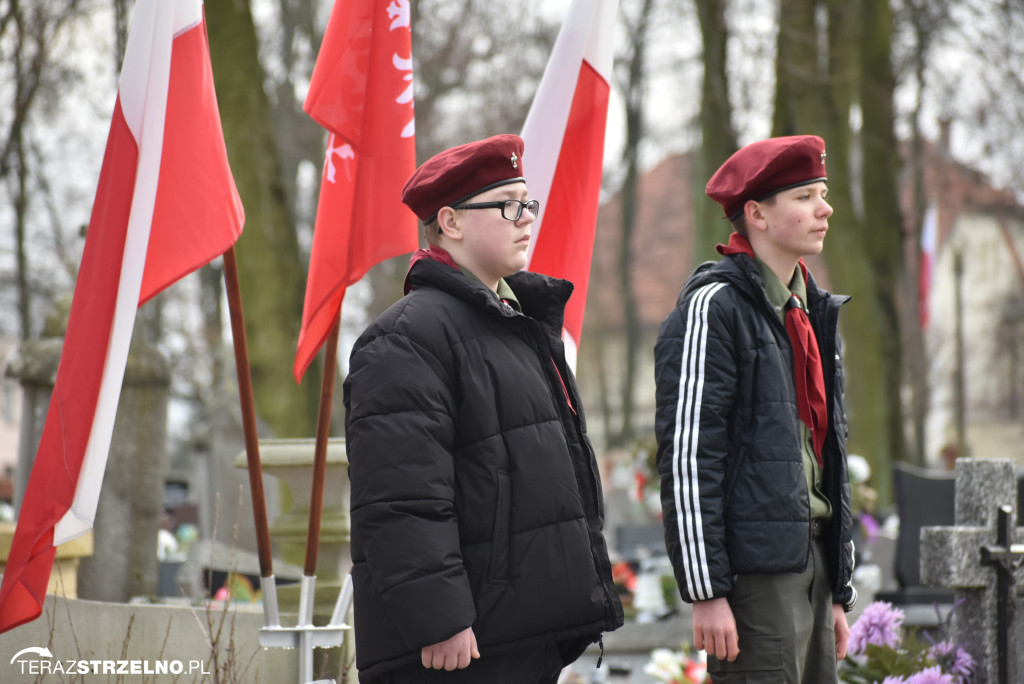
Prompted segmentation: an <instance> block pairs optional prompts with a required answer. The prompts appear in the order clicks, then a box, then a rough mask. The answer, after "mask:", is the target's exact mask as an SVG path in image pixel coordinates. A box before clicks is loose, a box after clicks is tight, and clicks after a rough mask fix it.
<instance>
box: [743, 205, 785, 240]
mask: <svg viewBox="0 0 1024 684" xmlns="http://www.w3.org/2000/svg"><path fill="white" fill-rule="evenodd" d="M776 197H778V194H774V195H769V196H768V197H765V198H764V199H761V200H755V201H756V202H759V203H760V204H767V205H768V206H770V207H773V206H775V198H776ZM746 205H747V203H746V202H744V203H743V206H744V207H746ZM732 228H733V230H735V231H736V232H737V233H739V234H740V235H742V236H743V237H745V238H748V239H749V238H750V227H749V226H748V225H747V212H746V211H741V212H740V213H739V214H737V215H736V218H734V219H732Z"/></svg>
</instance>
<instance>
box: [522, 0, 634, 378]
mask: <svg viewBox="0 0 1024 684" xmlns="http://www.w3.org/2000/svg"><path fill="white" fill-rule="evenodd" d="M617 6H618V0H573V3H572V5H571V6H570V7H569V14H568V15H567V18H566V20H565V24H564V25H563V26H562V29H561V31H559V33H558V39H557V40H556V41H555V47H554V50H553V51H552V53H551V58H550V60H548V65H547V68H546V69H545V70H544V77H543V78H542V79H541V82H540V87H539V88H538V89H537V94H536V95H535V96H534V99H533V105H532V106H531V107H530V112H529V114H527V116H526V123H525V124H524V126H523V134H522V137H523V141H524V142H525V144H526V151H525V152H524V153H523V157H524V159H523V161H524V164H525V165H526V168H527V169H528V173H529V178H528V181H529V186H530V194H531V196H533V197H535V198H536V199H539V200H540V216H538V217H537V220H536V221H535V222H534V223H533V227H532V230H533V237H532V239H531V242H530V252H529V261H528V262H527V266H526V267H527V268H528V269H529V270H531V271H534V272H536V273H544V274H546V275H550V276H554V277H557V278H565V279H566V280H570V281H572V282H573V284H574V285H575V286H576V288H575V290H574V291H573V294H572V297H571V298H570V299H569V303H568V305H567V306H566V309H565V327H564V330H563V335H562V336H563V339H564V340H565V346H566V349H565V352H566V358H567V359H568V361H569V364H570V365H571V366H573V367H575V365H576V352H577V350H578V349H579V343H580V334H581V332H582V330H583V310H584V308H585V306H586V302H587V282H588V280H589V278H590V258H591V255H592V253H593V248H594V227H595V226H596V224H597V204H598V200H599V198H600V193H601V172H602V170H603V166H604V138H605V123H606V120H607V118H608V98H609V95H610V93H611V86H610V84H611V76H612V58H613V49H612V47H613V46H612V42H613V41H612V39H613V36H614V28H615V11H616V8H617Z"/></svg>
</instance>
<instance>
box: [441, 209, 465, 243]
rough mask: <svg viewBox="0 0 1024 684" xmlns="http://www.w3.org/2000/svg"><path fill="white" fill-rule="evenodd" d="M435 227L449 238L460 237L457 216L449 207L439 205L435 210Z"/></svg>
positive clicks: (455, 238) (460, 230) (460, 228)
mask: <svg viewBox="0 0 1024 684" xmlns="http://www.w3.org/2000/svg"><path fill="white" fill-rule="evenodd" d="M437 227H438V228H440V229H441V233H442V234H444V236H445V237H447V238H448V239H449V240H461V239H462V226H460V225H459V221H458V216H457V215H456V213H455V210H454V209H452V208H451V207H441V210H440V211H438V212H437Z"/></svg>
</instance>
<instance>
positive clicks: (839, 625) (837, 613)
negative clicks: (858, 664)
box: [832, 603, 850, 662]
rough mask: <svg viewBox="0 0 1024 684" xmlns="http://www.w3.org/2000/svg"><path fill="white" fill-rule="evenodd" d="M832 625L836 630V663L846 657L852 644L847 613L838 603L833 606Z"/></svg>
mask: <svg viewBox="0 0 1024 684" xmlns="http://www.w3.org/2000/svg"><path fill="white" fill-rule="evenodd" d="M832 624H833V626H834V627H835V630H836V661H837V662H838V661H840V660H842V659H843V658H845V657H846V647H847V646H848V645H849V643H850V626H849V625H848V624H847V622H846V611H845V610H843V607H842V606H841V605H839V604H838V603H833V604H832Z"/></svg>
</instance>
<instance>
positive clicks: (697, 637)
mask: <svg viewBox="0 0 1024 684" xmlns="http://www.w3.org/2000/svg"><path fill="white" fill-rule="evenodd" d="M693 647H694V648H696V649H697V650H698V651H706V652H707V654H708V655H713V656H715V657H716V658H718V659H719V660H728V661H729V662H732V661H734V660H736V658H737V657H739V654H740V644H739V635H738V634H737V633H736V619H735V618H734V617H733V615H732V608H730V607H729V601H728V599H726V598H725V597H724V596H723V597H721V598H716V599H709V600H707V601H695V602H694V604H693Z"/></svg>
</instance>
